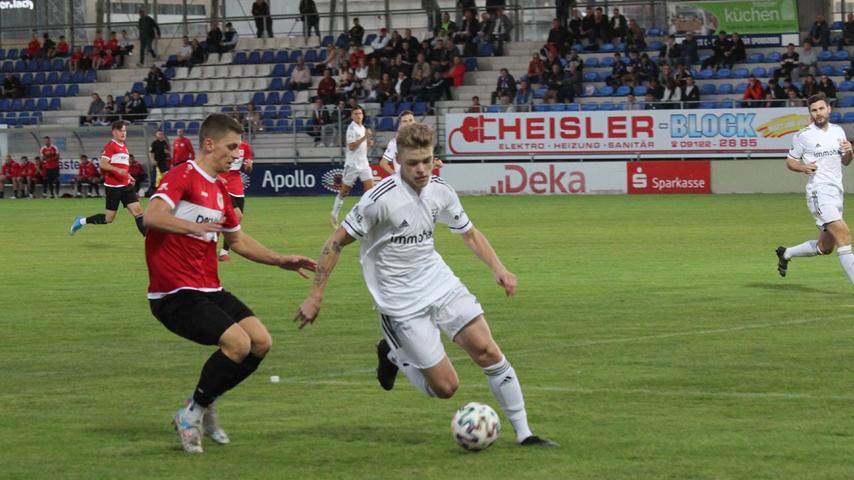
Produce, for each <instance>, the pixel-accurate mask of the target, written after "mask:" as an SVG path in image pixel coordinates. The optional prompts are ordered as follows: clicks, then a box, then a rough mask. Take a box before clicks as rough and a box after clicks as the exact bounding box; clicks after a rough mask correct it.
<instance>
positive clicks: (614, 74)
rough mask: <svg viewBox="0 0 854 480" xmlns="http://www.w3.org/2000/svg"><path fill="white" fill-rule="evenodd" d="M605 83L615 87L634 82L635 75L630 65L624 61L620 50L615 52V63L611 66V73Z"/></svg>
mask: <svg viewBox="0 0 854 480" xmlns="http://www.w3.org/2000/svg"><path fill="white" fill-rule="evenodd" d="M605 83H606V84H608V85H610V86H611V87H613V88H618V87H620V86H622V85H632V84H634V77H633V75H632V74H631V73H630V72H629V67H628V65H626V64H625V63H624V62H623V56H622V55H620V52H615V53H614V64H613V65H612V66H611V74H610V75H608V76H607V77H605Z"/></svg>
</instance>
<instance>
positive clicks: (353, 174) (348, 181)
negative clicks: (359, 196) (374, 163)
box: [341, 165, 374, 187]
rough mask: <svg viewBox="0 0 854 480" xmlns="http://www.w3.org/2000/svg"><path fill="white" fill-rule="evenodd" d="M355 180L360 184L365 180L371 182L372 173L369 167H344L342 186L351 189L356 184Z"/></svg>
mask: <svg viewBox="0 0 854 480" xmlns="http://www.w3.org/2000/svg"><path fill="white" fill-rule="evenodd" d="M357 178H358V179H359V180H361V181H362V182H365V181H367V180H373V179H374V172H372V171H371V167H367V168H356V167H351V166H349V165H344V177H343V178H342V179H341V181H342V182H343V183H344V185H347V186H348V187H352V186H353V185H354V184H355V183H356V179H357Z"/></svg>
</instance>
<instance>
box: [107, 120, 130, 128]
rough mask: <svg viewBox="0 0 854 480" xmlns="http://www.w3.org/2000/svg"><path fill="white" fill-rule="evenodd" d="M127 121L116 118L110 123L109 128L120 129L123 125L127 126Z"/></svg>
mask: <svg viewBox="0 0 854 480" xmlns="http://www.w3.org/2000/svg"><path fill="white" fill-rule="evenodd" d="M127 126H128V122H127V121H125V120H116V121H115V122H113V124H112V125H110V130H121V129H122V128H123V127H127Z"/></svg>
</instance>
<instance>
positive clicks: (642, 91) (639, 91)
mask: <svg viewBox="0 0 854 480" xmlns="http://www.w3.org/2000/svg"><path fill="white" fill-rule="evenodd" d="M644 95H646V87H645V86H643V85H638V86H636V87H635V96H636V97H642V96H644Z"/></svg>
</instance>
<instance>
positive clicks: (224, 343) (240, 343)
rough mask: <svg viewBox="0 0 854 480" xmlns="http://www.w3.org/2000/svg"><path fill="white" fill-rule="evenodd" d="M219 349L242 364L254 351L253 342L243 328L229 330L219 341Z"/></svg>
mask: <svg viewBox="0 0 854 480" xmlns="http://www.w3.org/2000/svg"><path fill="white" fill-rule="evenodd" d="M219 348H220V349H221V350H222V353H224V354H225V356H226V357H228V358H230V359H231V360H232V361H234V362H237V363H241V362H243V360H244V359H245V358H246V357H247V356H248V355H249V352H250V351H251V349H252V340H251V339H250V338H249V335H247V334H246V332H244V331H243V330H242V329H241V328H239V327H238V328H237V329H235V328H234V327H232V328H229V329H228V330H226V332H225V333H224V334H223V335H222V337H221V338H220V339H219Z"/></svg>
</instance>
